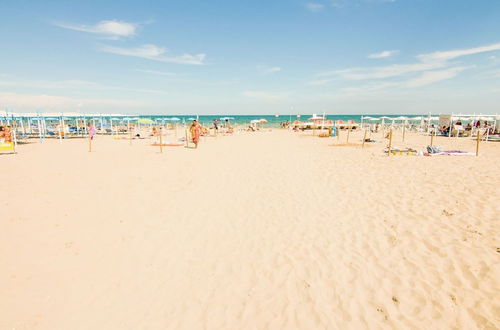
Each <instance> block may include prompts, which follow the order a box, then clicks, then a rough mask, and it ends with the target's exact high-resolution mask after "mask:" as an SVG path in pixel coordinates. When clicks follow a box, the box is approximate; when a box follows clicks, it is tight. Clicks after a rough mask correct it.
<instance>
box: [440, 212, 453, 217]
mask: <svg viewBox="0 0 500 330" xmlns="http://www.w3.org/2000/svg"><path fill="white" fill-rule="evenodd" d="M442 213H443V215H446V216H447V217H451V216H452V215H453V213H451V212H448V211H446V210H443V212H442Z"/></svg>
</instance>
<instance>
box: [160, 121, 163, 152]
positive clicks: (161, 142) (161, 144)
mask: <svg viewBox="0 0 500 330" xmlns="http://www.w3.org/2000/svg"><path fill="white" fill-rule="evenodd" d="M162 128H163V127H162V126H160V153H161V154H162V153H163V139H162V135H163V129H162Z"/></svg>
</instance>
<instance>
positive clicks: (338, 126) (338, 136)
mask: <svg viewBox="0 0 500 330" xmlns="http://www.w3.org/2000/svg"><path fill="white" fill-rule="evenodd" d="M336 128H337V142H340V125H336Z"/></svg>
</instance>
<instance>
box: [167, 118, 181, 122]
mask: <svg viewBox="0 0 500 330" xmlns="http://www.w3.org/2000/svg"><path fill="white" fill-rule="evenodd" d="M169 120H171V121H180V120H181V119H180V118H177V117H172V118H170V119H169Z"/></svg>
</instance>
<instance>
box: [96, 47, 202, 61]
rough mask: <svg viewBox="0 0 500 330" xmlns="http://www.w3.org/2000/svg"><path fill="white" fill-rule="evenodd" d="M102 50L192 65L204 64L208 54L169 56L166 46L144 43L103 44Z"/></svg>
mask: <svg viewBox="0 0 500 330" xmlns="http://www.w3.org/2000/svg"><path fill="white" fill-rule="evenodd" d="M101 51H103V52H106V53H112V54H118V55H124V56H134V57H140V58H146V59H149V60H154V61H160V62H167V63H177V64H191V65H203V64H204V60H205V56H206V55H205V54H196V55H191V54H183V55H179V56H167V55H166V54H167V50H166V49H165V48H162V47H158V46H155V45H151V44H146V45H142V46H140V47H136V48H122V47H111V46H103V47H101Z"/></svg>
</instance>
